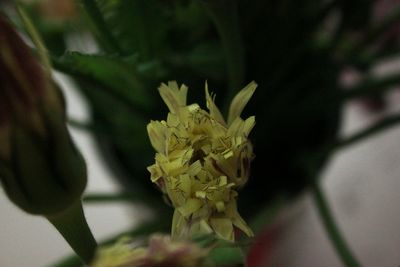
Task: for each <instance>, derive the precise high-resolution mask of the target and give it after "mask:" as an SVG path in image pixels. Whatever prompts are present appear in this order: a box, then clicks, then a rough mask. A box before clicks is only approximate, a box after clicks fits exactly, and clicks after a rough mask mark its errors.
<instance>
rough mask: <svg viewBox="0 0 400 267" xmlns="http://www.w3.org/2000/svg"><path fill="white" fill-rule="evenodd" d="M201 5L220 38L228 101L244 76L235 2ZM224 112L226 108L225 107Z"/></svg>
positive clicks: (221, 1)
mask: <svg viewBox="0 0 400 267" xmlns="http://www.w3.org/2000/svg"><path fill="white" fill-rule="evenodd" d="M202 3H203V6H204V7H205V8H206V10H207V11H208V13H209V15H210V17H211V18H212V20H213V21H214V24H215V26H216V28H217V31H218V33H219V35H220V38H221V43H222V47H223V49H224V52H225V62H226V68H227V71H228V79H229V89H228V91H227V92H228V93H227V97H226V99H228V100H230V99H232V98H233V95H234V93H235V92H236V91H237V90H239V89H240V88H241V86H242V85H243V82H244V76H245V58H244V56H245V51H244V46H243V40H242V35H241V32H240V25H239V17H238V10H237V9H238V7H237V1H235V0H228V1H226V0H218V1H203V2H202ZM225 103H229V101H226V102H225ZM226 110H228V107H225V111H226Z"/></svg>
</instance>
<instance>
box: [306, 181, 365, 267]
mask: <svg viewBox="0 0 400 267" xmlns="http://www.w3.org/2000/svg"><path fill="white" fill-rule="evenodd" d="M312 190H313V197H314V202H315V204H316V206H317V209H318V212H319V216H320V218H321V220H322V222H323V224H324V227H325V230H326V232H327V234H328V236H329V238H330V240H331V242H332V245H333V246H334V248H335V250H336V252H337V254H338V256H339V257H340V259H341V260H342V262H343V264H344V266H346V267H361V265H360V264H359V263H358V261H357V260H356V258H355V257H354V256H353V254H352V252H351V250H350V248H349V247H348V245H347V243H346V241H345V240H344V238H343V236H342V234H341V233H340V231H339V229H338V227H337V225H336V223H335V220H334V217H333V215H332V212H331V210H330V207H329V205H328V202H327V200H326V199H325V196H324V193H323V192H322V189H321V188H320V185H319V184H318V182H317V181H314V182H313V183H312Z"/></svg>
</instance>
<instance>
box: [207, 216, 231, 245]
mask: <svg viewBox="0 0 400 267" xmlns="http://www.w3.org/2000/svg"><path fill="white" fill-rule="evenodd" d="M210 224H211V227H212V228H213V229H214V231H215V233H216V234H217V235H218V236H219V237H221V238H223V239H225V240H230V241H233V240H234V235H233V225H232V221H231V220H230V219H225V218H213V219H210Z"/></svg>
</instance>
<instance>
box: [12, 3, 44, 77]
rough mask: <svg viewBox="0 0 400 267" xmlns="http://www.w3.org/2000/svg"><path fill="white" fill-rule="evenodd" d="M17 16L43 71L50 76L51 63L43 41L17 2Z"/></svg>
mask: <svg viewBox="0 0 400 267" xmlns="http://www.w3.org/2000/svg"><path fill="white" fill-rule="evenodd" d="M16 8H17V11H18V14H19V16H20V18H21V20H22V23H23V24H24V26H25V30H26V32H27V33H28V34H29V36H30V37H31V39H32V42H33V44H34V45H35V47H36V49H37V52H38V55H39V58H40V62H41V63H42V64H43V67H44V70H45V71H46V74H47V75H48V76H49V77H50V76H51V69H52V67H51V63H50V58H49V55H48V53H47V49H46V47H45V45H44V42H43V39H42V37H41V36H40V34H39V32H38V31H37V29H36V27H35V25H34V24H33V22H32V20H31V18H30V17H29V15H28V14H27V13H26V12H25V10H24V8H23V7H22V6H21V5H20V4H19V3H18V2H17V5H16Z"/></svg>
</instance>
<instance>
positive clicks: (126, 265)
mask: <svg viewBox="0 0 400 267" xmlns="http://www.w3.org/2000/svg"><path fill="white" fill-rule="evenodd" d="M207 253H208V251H207V250H205V249H202V248H200V247H199V246H197V245H196V244H194V243H191V242H188V241H171V239H170V237H168V236H163V235H160V234H155V235H152V236H151V237H150V239H149V244H148V246H147V247H135V246H133V244H132V242H131V239H129V238H122V239H121V240H119V241H118V242H117V243H115V244H113V245H111V246H109V247H104V248H101V249H100V250H99V251H98V253H97V255H96V258H95V260H94V262H93V263H92V264H91V265H90V266H91V267H155V266H171V267H172V266H173V267H187V266H190V267H200V266H203V264H202V263H203V260H204V258H205V256H206V255H207Z"/></svg>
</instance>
